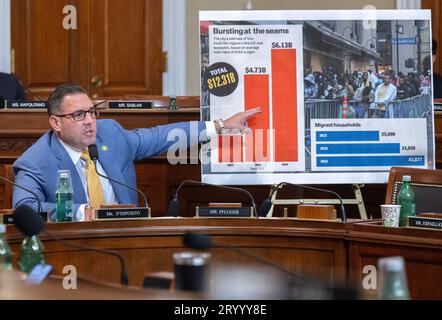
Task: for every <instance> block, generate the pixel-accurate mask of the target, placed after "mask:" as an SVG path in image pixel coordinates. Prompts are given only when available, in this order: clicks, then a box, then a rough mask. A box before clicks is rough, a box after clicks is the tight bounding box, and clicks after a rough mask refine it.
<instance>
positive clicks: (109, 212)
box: [95, 208, 150, 220]
mask: <svg viewBox="0 0 442 320" xmlns="http://www.w3.org/2000/svg"><path fill="white" fill-rule="evenodd" d="M149 218H150V208H110V209H96V210H95V219H96V220H125V219H149Z"/></svg>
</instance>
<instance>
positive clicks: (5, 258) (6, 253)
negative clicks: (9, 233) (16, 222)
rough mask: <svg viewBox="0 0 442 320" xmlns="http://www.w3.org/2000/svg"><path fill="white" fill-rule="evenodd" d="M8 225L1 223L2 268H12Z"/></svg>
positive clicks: (0, 263) (0, 262) (0, 249)
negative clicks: (7, 237)
mask: <svg viewBox="0 0 442 320" xmlns="http://www.w3.org/2000/svg"><path fill="white" fill-rule="evenodd" d="M5 233H6V226H5V225H4V224H0V270H5V269H6V270H12V255H11V248H9V246H8V242H7V241H6V236H5Z"/></svg>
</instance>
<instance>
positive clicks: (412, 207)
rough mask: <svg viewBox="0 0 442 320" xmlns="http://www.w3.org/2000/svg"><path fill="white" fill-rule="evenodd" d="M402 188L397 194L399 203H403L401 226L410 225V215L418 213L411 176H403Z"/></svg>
mask: <svg viewBox="0 0 442 320" xmlns="http://www.w3.org/2000/svg"><path fill="white" fill-rule="evenodd" d="M402 182H403V184H402V188H401V190H400V191H399V194H398V196H397V203H398V204H400V205H401V215H400V218H399V227H406V226H408V217H411V216H415V215H416V203H415V202H414V192H413V189H412V188H411V184H410V183H411V176H403V177H402Z"/></svg>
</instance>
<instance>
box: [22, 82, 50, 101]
mask: <svg viewBox="0 0 442 320" xmlns="http://www.w3.org/2000/svg"><path fill="white" fill-rule="evenodd" d="M22 87H23V89H25V91H26V92H28V93H30V94H31V95H32V96H33V97H34V98H35V99H37V101H40V102H46V101H44V100H43V99H42V98H40V97H39V96H37V95H36V94H35V93H33V92H32V91H31V90H29V88H28V87H26V86H24V85H22Z"/></svg>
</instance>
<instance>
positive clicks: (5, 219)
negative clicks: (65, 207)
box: [0, 212, 48, 224]
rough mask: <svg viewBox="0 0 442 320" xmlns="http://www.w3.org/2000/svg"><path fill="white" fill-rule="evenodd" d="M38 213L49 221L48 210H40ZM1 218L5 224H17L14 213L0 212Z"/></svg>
mask: <svg viewBox="0 0 442 320" xmlns="http://www.w3.org/2000/svg"><path fill="white" fill-rule="evenodd" d="M38 214H39V215H40V216H41V217H42V218H43V220H44V221H48V213H47V212H38ZM0 218H1V219H0V221H1V223H3V224H15V222H14V216H13V215H12V213H6V214H0Z"/></svg>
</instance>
